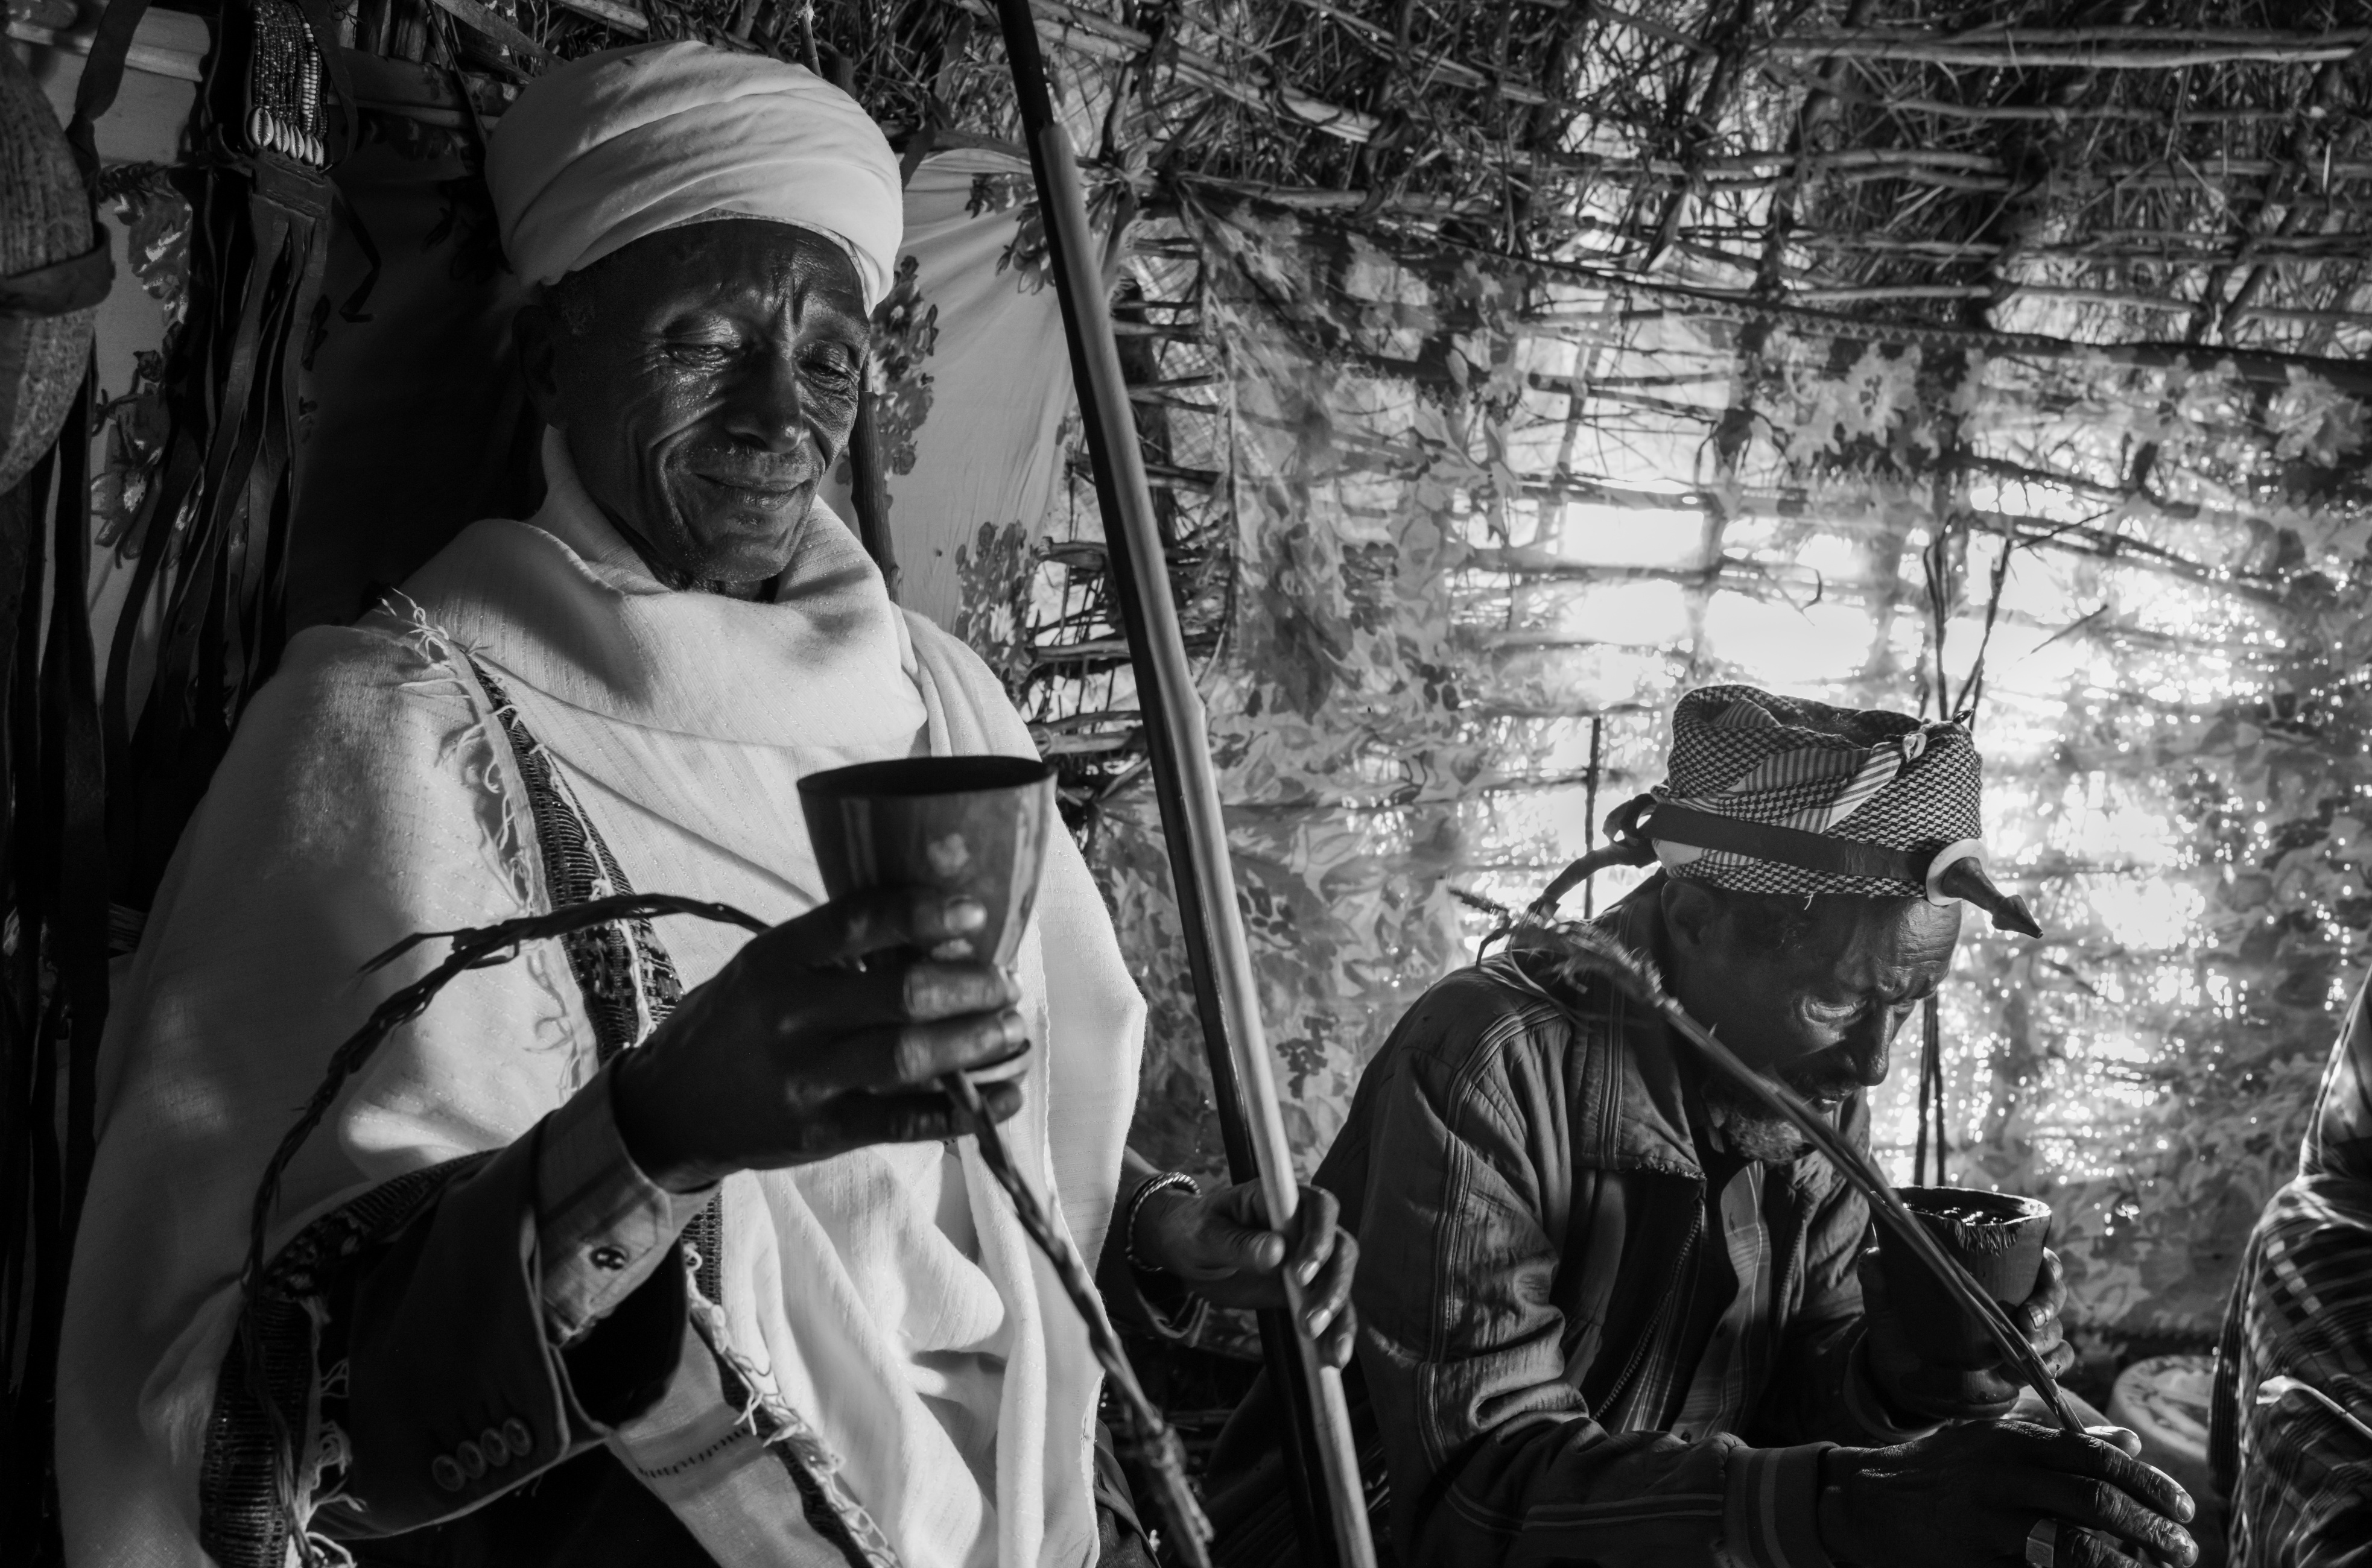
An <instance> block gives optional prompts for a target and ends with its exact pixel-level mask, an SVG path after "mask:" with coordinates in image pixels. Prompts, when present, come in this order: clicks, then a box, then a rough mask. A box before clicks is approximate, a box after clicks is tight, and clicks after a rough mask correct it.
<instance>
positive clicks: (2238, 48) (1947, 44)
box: [1765, 27, 2372, 71]
mask: <svg viewBox="0 0 2372 1568" xmlns="http://www.w3.org/2000/svg"><path fill="white" fill-rule="evenodd" d="M2367 42H2372V29H2366V28H2334V29H2330V30H2328V31H2320V32H2286V31H2283V32H2276V31H2273V30H2269V29H2233V28H2193V29H2182V28H2145V27H2098V28H2001V29H1988V30H1986V31H1984V32H1982V33H1975V32H1971V33H1957V34H1956V33H1937V32H1925V31H1906V30H1886V31H1879V30H1875V29H1873V30H1870V31H1866V32H1853V33H1807V34H1804V35H1802V36H1800V37H1796V38H1776V39H1773V40H1772V41H1771V42H1770V43H1769V44H1768V45H1766V46H1765V51H1766V53H1767V54H1768V56H1769V57H1770V58H1772V59H1774V60H1801V59H1824V58H1829V57H1835V58H1838V59H1849V60H1875V61H1901V62H1906V63H1914V64H1927V65H1959V66H1979V67H1985V66H1991V67H1997V68H2004V69H2009V70H2032V69H2038V68H2041V67H2049V66H2077V67H2082V68H2086V69H2090V70H2097V71H2178V70H2180V69H2182V68H2183V67H2185V66H2189V65H2237V64H2273V65H2305V64H2321V63H2323V62H2325V61H2331V60H2345V59H2348V58H2349V57H2350V56H2352V55H2354V54H2355V53H2356V52H2358V51H2359V50H2361V49H2362V48H2363V47H2364V45H2365V44H2366V43H2367Z"/></svg>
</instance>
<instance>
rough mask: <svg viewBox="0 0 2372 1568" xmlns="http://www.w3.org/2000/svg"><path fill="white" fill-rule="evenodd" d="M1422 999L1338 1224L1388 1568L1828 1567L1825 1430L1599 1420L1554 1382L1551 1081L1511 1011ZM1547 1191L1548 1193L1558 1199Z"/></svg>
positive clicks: (1558, 1117)
mask: <svg viewBox="0 0 2372 1568" xmlns="http://www.w3.org/2000/svg"><path fill="white" fill-rule="evenodd" d="M1427 1012H1428V1010H1427V1009H1425V1008H1424V1006H1423V1005H1420V1008H1419V1009H1418V1011H1417V1012H1415V1013H1413V1014H1412V1015H1411V1018H1410V1019H1409V1020H1407V1021H1405V1022H1404V1024H1403V1028H1404V1029H1410V1030H1412V1032H1411V1034H1410V1036H1409V1037H1408V1038H1405V1039H1403V1040H1401V1041H1400V1042H1399V1043H1400V1044H1401V1046H1402V1047H1404V1048H1403V1049H1400V1050H1397V1051H1389V1052H1388V1056H1389V1061H1379V1062H1378V1063H1377V1066H1376V1067H1373V1068H1370V1073H1371V1074H1373V1073H1375V1072H1376V1071H1378V1069H1381V1070H1382V1071H1383V1072H1384V1073H1385V1074H1386V1076H1385V1077H1384V1078H1383V1079H1382V1080H1381V1081H1380V1082H1379V1083H1378V1088H1377V1094H1378V1099H1377V1101H1376V1102H1375V1104H1374V1107H1373V1117H1374V1120H1373V1122H1372V1124H1371V1125H1372V1128H1373V1138H1374V1146H1373V1151H1372V1158H1371V1162H1370V1164H1369V1166H1368V1172H1369V1175H1368V1178H1367V1187H1366V1193H1365V1202H1364V1205H1363V1207H1364V1214H1363V1217H1362V1219H1361V1222H1360V1243H1361V1246H1360V1268H1359V1276H1358V1281H1357V1284H1356V1287H1355V1293H1356V1300H1357V1303H1358V1308H1359V1317H1360V1325H1361V1336H1362V1338H1361V1346H1360V1364H1361V1367H1362V1370H1363V1371H1364V1372H1365V1374H1366V1379H1367V1386H1368V1389H1369V1392H1370V1395H1371V1397H1372V1398H1373V1400H1374V1401H1375V1406H1376V1414H1377V1418H1378V1425H1379V1427H1380V1429H1381V1431H1382V1433H1383V1434H1384V1442H1385V1449H1386V1458H1387V1462H1388V1463H1389V1468H1390V1473H1391V1491H1392V1499H1393V1511H1394V1512H1393V1529H1394V1534H1395V1538H1396V1541H1397V1544H1398V1547H1399V1550H1400V1556H1401V1561H1402V1562H1405V1563H1407V1564H1408V1565H1409V1568H1485V1565H1489V1564H1507V1565H1510V1568H1513V1565H1517V1564H1531V1563H1542V1564H1545V1563H1551V1562H1575V1561H1587V1562H1592V1563H1595V1564H1598V1565H1599V1568H1830V1562H1829V1558H1828V1555H1827V1553H1826V1551H1824V1550H1823V1549H1822V1548H1821V1546H1820V1536H1819V1531H1818V1527H1817V1516H1818V1498H1819V1489H1820V1454H1821V1452H1822V1451H1823V1449H1824V1448H1825V1446H1826V1445H1822V1444H1809V1445H1804V1446H1793V1447H1783V1448H1753V1447H1749V1446H1746V1445H1745V1444H1743V1443H1741V1442H1740V1441H1739V1440H1738V1438H1737V1437H1735V1436H1731V1435H1729V1434H1719V1435H1715V1436H1712V1437H1708V1438H1704V1439H1702V1440H1699V1441H1695V1442H1689V1441H1683V1440H1681V1439H1680V1438H1678V1437H1675V1436H1672V1435H1670V1434H1665V1433H1655V1432H1637V1433H1624V1434H1616V1433H1612V1432H1610V1431H1608V1430H1607V1429H1606V1428H1605V1427H1603V1426H1601V1425H1600V1424H1599V1423H1598V1422H1596V1421H1595V1420H1593V1419H1592V1418H1591V1415H1590V1412H1589V1411H1587V1409H1585V1408H1583V1402H1582V1400H1581V1397H1580V1394H1579V1392H1578V1390H1577V1389H1576V1388H1575V1387H1574V1385H1573V1384H1572V1383H1571V1382H1569V1381H1568V1380H1567V1379H1566V1377H1565V1375H1564V1374H1565V1367H1564V1315H1563V1314H1562V1313H1561V1312H1560V1311H1559V1310H1558V1309H1557V1308H1556V1307H1553V1306H1552V1305H1551V1304H1550V1303H1551V1295H1552V1293H1551V1288H1550V1287H1551V1283H1552V1281H1553V1279H1554V1277H1555V1272H1556V1268H1557V1261H1558V1249H1557V1243H1556V1240H1555V1238H1553V1237H1552V1235H1551V1231H1550V1227H1549V1225H1548V1224H1547V1222H1546V1221H1545V1220H1544V1218H1543V1214H1544V1212H1545V1207H1544V1200H1546V1199H1547V1198H1548V1196H1549V1193H1548V1191H1547V1188H1548V1185H1549V1183H1551V1182H1552V1181H1554V1180H1555V1179H1558V1176H1559V1175H1560V1174H1563V1175H1564V1176H1565V1177H1566V1179H1569V1176H1570V1173H1569V1172H1564V1171H1563V1167H1562V1164H1561V1160H1560V1158H1559V1156H1556V1155H1555V1154H1553V1153H1552V1152H1549V1151H1548V1150H1547V1149H1546V1148H1545V1147H1544V1145H1547V1144H1554V1143H1555V1142H1556V1141H1557V1140H1558V1139H1559V1137H1560V1135H1561V1133H1562V1131H1563V1128H1564V1113H1563V1108H1562V1105H1561V1104H1560V1099H1561V1093H1562V1091H1561V1088H1560V1086H1558V1085H1556V1084H1555V1083H1553V1082H1552V1081H1551V1076H1552V1074H1551V1072H1550V1070H1549V1069H1547V1068H1546V1067H1544V1066H1543V1063H1544V1062H1545V1061H1547V1060H1548V1059H1550V1058H1551V1057H1552V1056H1553V1054H1554V1053H1553V1052H1552V1051H1543V1050H1541V1049H1539V1048H1538V1046H1537V1045H1536V1044H1530V1043H1528V1042H1527V1040H1526V1038H1525V1036H1526V1034H1527V1028H1526V1020H1525V1018H1524V1016H1522V1015H1520V1014H1516V1013H1502V1014H1499V1015H1496V1016H1482V1017H1474V1016H1463V1017H1461V1016H1457V1014H1456V1011H1455V1010H1453V1009H1448V1008H1441V1009H1433V1010H1431V1014H1430V1017H1427V1016H1426V1015H1427ZM1559 1202H1560V1205H1561V1202H1562V1200H1561V1199H1560V1200H1559Z"/></svg>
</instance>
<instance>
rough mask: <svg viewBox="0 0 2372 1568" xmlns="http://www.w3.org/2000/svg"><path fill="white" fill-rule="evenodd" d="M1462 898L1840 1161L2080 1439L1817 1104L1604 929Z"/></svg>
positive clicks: (1950, 1265)
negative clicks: (1721, 1031)
mask: <svg viewBox="0 0 2372 1568" xmlns="http://www.w3.org/2000/svg"><path fill="white" fill-rule="evenodd" d="M1452 891H1453V892H1454V893H1455V895H1456V897H1457V898H1458V899H1459V900H1460V901H1461V902H1463V903H1465V904H1467V905H1469V906H1471V907H1472V908H1474V909H1478V910H1482V911H1483V912H1486V913H1489V914H1493V915H1495V916H1497V917H1498V919H1499V920H1500V921H1501V923H1503V924H1505V925H1506V928H1507V929H1508V930H1509V931H1510V932H1520V933H1523V934H1524V935H1529V936H1532V937H1535V938H1537V939H1539V940H1540V941H1541V942H1542V943H1543V944H1545V946H1546V947H1547V949H1548V950H1549V952H1550V953H1551V955H1552V957H1553V958H1554V960H1555V962H1556V965H1557V970H1558V973H1559V975H1560V977H1561V978H1563V979H1564V980H1565V981H1567V982H1568V983H1578V982H1580V981H1586V980H1588V979H1591V978H1597V979H1601V980H1604V981H1607V982H1608V983H1609V984H1610V985H1612V986H1614V987H1615V988H1616V989H1617V990H1619V991H1621V992H1622V993H1623V994H1625V995H1627V996H1629V997H1630V998H1631V999H1632V1000H1634V1001H1635V1002H1637V1003H1639V1004H1640V1005H1643V1006H1645V1007H1649V1008H1652V1009H1654V1011H1655V1012H1656V1014H1657V1016H1658V1017H1660V1018H1662V1019H1663V1021H1664V1024H1665V1026H1666V1027H1667V1028H1669V1029H1671V1031H1672V1032H1673V1033H1674V1034H1677V1035H1679V1036H1680V1038H1681V1039H1683V1040H1687V1041H1688V1042H1689V1043H1690V1044H1691V1045H1692V1046H1694V1047H1695V1048H1696V1050H1697V1052H1698V1054H1699V1055H1701V1056H1703V1058H1704V1059H1705V1061H1706V1062H1707V1063H1709V1064H1710V1065H1711V1066H1712V1067H1713V1068H1714V1069H1715V1071H1716V1072H1718V1073H1720V1074H1721V1075H1722V1076H1723V1077H1725V1078H1727V1079H1728V1080H1729V1081H1730V1082H1731V1083H1732V1084H1734V1085H1736V1086H1738V1087H1739V1088H1741V1089H1743V1090H1745V1091H1746V1092H1747V1093H1748V1094H1750V1095H1751V1096H1753V1097H1754V1098H1755V1099H1756V1101H1757V1102H1759V1103H1760V1104H1761V1105H1762V1108H1763V1109H1766V1110H1769V1111H1772V1112H1773V1113H1774V1114H1776V1115H1778V1116H1780V1117H1782V1118H1784V1119H1785V1120H1786V1121H1789V1122H1790V1123H1792V1124H1793V1125H1794V1126H1795V1128H1796V1131H1797V1132H1801V1133H1803V1134H1804V1136H1805V1138H1806V1139H1807V1140H1808V1142H1809V1143H1810V1144H1811V1145H1812V1146H1813V1147H1814V1148H1816V1149H1818V1150H1820V1153H1821V1154H1823V1155H1826V1156H1828V1159H1829V1163H1830V1164H1831V1165H1832V1166H1834V1167H1836V1169H1837V1174H1838V1175H1840V1176H1842V1177H1843V1178H1844V1179H1846V1180H1847V1181H1849V1182H1851V1183H1852V1184H1853V1186H1854V1188H1855V1190H1856V1191H1859V1192H1860V1193H1861V1195H1862V1197H1863V1198H1864V1199H1866V1201H1867V1202H1868V1203H1869V1212H1870V1217H1871V1218H1873V1219H1875V1220H1876V1221H1877V1222H1878V1224H1879V1225H1881V1226H1883V1227H1884V1228H1885V1230H1886V1231H1887V1233H1888V1234H1889V1235H1890V1236H1892V1237H1894V1238H1895V1240H1897V1241H1898V1242H1901V1244H1902V1245H1904V1246H1906V1247H1908V1248H1910V1249H1911V1250H1912V1251H1913V1252H1914V1253H1916V1254H1917V1255H1918V1258H1919V1260H1920V1261H1921V1262H1923V1263H1924V1264H1926V1265H1927V1268H1928V1270H1929V1272H1932V1273H1933V1274H1934V1275H1935V1276H1936V1279H1937V1280H1938V1281H1940V1282H1941V1283H1943V1285H1944V1288H1945V1289H1946V1290H1947V1291H1948V1293H1949V1294H1950V1295H1952V1296H1953V1297H1954V1299H1956V1300H1957V1301H1958V1302H1959V1304H1960V1307H1961V1308H1962V1309H1963V1310H1964V1311H1966V1312H1967V1313H1968V1314H1969V1315H1970V1316H1971V1317H1972V1318H1976V1319H1977V1321H1978V1322H1980V1323H1982V1324H1983V1325H1984V1329H1985V1331H1986V1332H1987V1333H1988V1334H1990V1335H1991V1336H1992V1337H1993V1341H1994V1345H1995V1346H1996V1347H1997V1348H1998V1349H1999V1350H2000V1351H2001V1353H2002V1354H2003V1355H2004V1356H2005V1357H2006V1358H2007V1359H2008V1360H2009V1361H2010V1363H2011V1364H2012V1365H2015V1366H2017V1369H2018V1372H2019V1374H2020V1375H2021V1376H2023V1377H2024V1378H2025V1379H2026V1382H2027V1386H2028V1387H2029V1388H2032V1389H2033V1390H2034V1391H2035V1393H2036V1394H2037V1395H2038V1396H2040V1397H2041V1400H2042V1402H2043V1405H2044V1406H2045V1408H2047V1409H2048V1410H2049V1411H2051V1415H2052V1420H2054V1421H2056V1422H2058V1423H2059V1424H2060V1425H2061V1426H2063V1427H2064V1428H2066V1429H2067V1430H2068V1431H2070V1432H2073V1433H2076V1434H2078V1435H2081V1434H2082V1433H2083V1431H2084V1423H2082V1422H2081V1421H2078V1420H2077V1419H2076V1412H2075V1411H2072V1410H2070V1409H2069V1408H2068V1405H2067V1401H2066V1400H2065V1398H2064V1396H2063V1395H2062V1394H2061V1393H2060V1391H2059V1380H2058V1379H2057V1378H2055V1377H2053V1376H2052V1375H2051V1368H2050V1367H2049V1366H2047V1365H2044V1363H2043V1360H2042V1356H2041V1353H2039V1352H2037V1351H2036V1350H2035V1348H2034V1347H2033V1346H2032V1345H2030V1344H2029V1343H2028V1342H2027V1340H2026V1336H2025V1335H2024V1334H2022V1333H2019V1332H2018V1331H2017V1326H2016V1325H2015V1324H2013V1323H2012V1322H2011V1321H2010V1319H2009V1314H2008V1313H2007V1312H2006V1311H2004V1310H2003V1309H2002V1306H2001V1303H1999V1302H1997V1301H1995V1300H1994V1298H1993V1297H1992V1296H1991V1295H1987V1294H1986V1293H1985V1291H1984V1288H1983V1287H1982V1285H1980V1284H1978V1283H1977V1282H1976V1281H1975V1280H1973V1279H1971V1278H1970V1277H1969V1272H1968V1271H1967V1270H1966V1269H1964V1268H1962V1267H1961V1266H1960V1264H1959V1260H1957V1259H1955V1258H1954V1257H1953V1256H1952V1255H1951V1254H1950V1253H1949V1252H1947V1251H1945V1250H1944V1246H1943V1243H1941V1242H1939V1241H1937V1240H1936V1236H1935V1233H1934V1232H1932V1231H1930V1230H1929V1229H1928V1228H1927V1227H1926V1226H1925V1225H1923V1224H1921V1223H1920V1221H1919V1219H1918V1216H1916V1215H1915V1214H1913V1213H1912V1212H1911V1209H1910V1206H1909V1205H1908V1204H1906V1203H1904V1202H1903V1201H1902V1199H1901V1195H1900V1194H1898V1193H1897V1192H1896V1191H1894V1184H1893V1183H1892V1182H1890V1181H1889V1180H1887V1179H1886V1176H1885V1174H1884V1173H1883V1172H1882V1171H1880V1170H1879V1169H1878V1165H1877V1162H1875V1161H1874V1160H1872V1159H1871V1158H1870V1157H1869V1156H1867V1155H1866V1154H1864V1153H1863V1152H1862V1151H1861V1150H1859V1149H1857V1148H1855V1147H1854V1145H1853V1144H1851V1143H1849V1142H1848V1141H1847V1140H1846V1139H1845V1138H1844V1136H1843V1134H1842V1133H1840V1132H1838V1131H1837V1130H1836V1129H1835V1128H1834V1127H1833V1126H1831V1125H1830V1123H1829V1120H1828V1118H1827V1117H1825V1116H1822V1115H1821V1114H1820V1112H1819V1111H1817V1110H1815V1109H1812V1108H1811V1106H1809V1105H1808V1104H1807V1103H1806V1102H1805V1100H1804V1098H1803V1097H1802V1096H1800V1095H1798V1094H1796V1091H1795V1090H1793V1089H1791V1088H1789V1087H1787V1086H1786V1085H1785V1084H1783V1083H1780V1082H1779V1081H1778V1080H1777V1079H1775V1078H1767V1077H1765V1076H1763V1075H1762V1074H1760V1073H1758V1072H1756V1071H1755V1070H1754V1069H1753V1068H1751V1067H1749V1066H1748V1065H1747V1064H1746V1063H1743V1062H1741V1061H1739V1060H1738V1057H1737V1055H1736V1054H1735V1053H1734V1052H1733V1051H1731V1050H1730V1049H1729V1047H1727V1046H1726V1045H1724V1044H1722V1043H1721V1041H1720V1040H1716V1039H1715V1038H1714V1033H1713V1031H1712V1030H1711V1029H1709V1028H1705V1027H1704V1026H1703V1024H1701V1023H1699V1022H1697V1020H1696V1019H1694V1018H1692V1017H1691V1016H1689V1013H1688V1010H1687V1009H1686V1008H1684V1007H1682V1006H1681V1005H1680V1003H1679V1001H1678V1000H1677V999H1675V998H1674V997H1673V995H1672V993H1670V992H1669V991H1667V990H1665V989H1664V977H1663V976H1662V975H1661V974H1659V973H1658V972H1657V970H1656V966H1655V965H1654V964H1653V963H1652V962H1650V961H1649V960H1648V959H1647V958H1645V956H1643V955H1642V954H1640V953H1637V952H1635V951H1634V950H1633V949H1632V948H1631V947H1628V946H1627V945H1625V944H1624V943H1623V942H1622V939H1621V938H1619V937H1617V936H1615V935H1613V934H1612V933H1610V932H1609V931H1607V930H1606V929H1605V928H1604V927H1603V926H1599V925H1595V924H1585V923H1576V922H1573V921H1564V920H1549V919H1543V918H1541V917H1540V916H1537V915H1532V914H1518V913H1517V912H1515V911H1513V910H1511V909H1508V908H1507V907H1506V905H1504V904H1500V903H1496V902H1494V901H1493V900H1489V899H1484V898H1481V897H1478V896H1477V895H1475V894H1472V893H1468V892H1464V891H1459V890H1457V889H1453V890H1452ZM1524 978H1525V980H1526V981H1529V982H1530V983H1531V985H1532V987H1533V989H1534V990H1535V992H1536V993H1537V994H1539V995H1540V996H1541V998H1542V999H1543V1000H1544V1001H1546V1002H1548V1003H1549V1004H1550V1005H1552V1006H1554V1007H1556V1008H1557V1009H1558V1010H1559V1011H1560V1012H1563V1013H1565V1014H1567V1015H1568V1016H1570V1015H1571V1013H1572V1009H1571V1008H1570V1007H1569V1006H1567V1005H1565V1004H1564V1002H1562V1001H1560V1000H1559V999H1558V998H1557V997H1556V995H1555V994H1554V993H1552V992H1550V991H1548V990H1547V989H1546V988H1544V987H1541V986H1540V985H1539V983H1538V982H1537V981H1531V977H1530V976H1529V975H1527V976H1525V977H1524Z"/></svg>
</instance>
